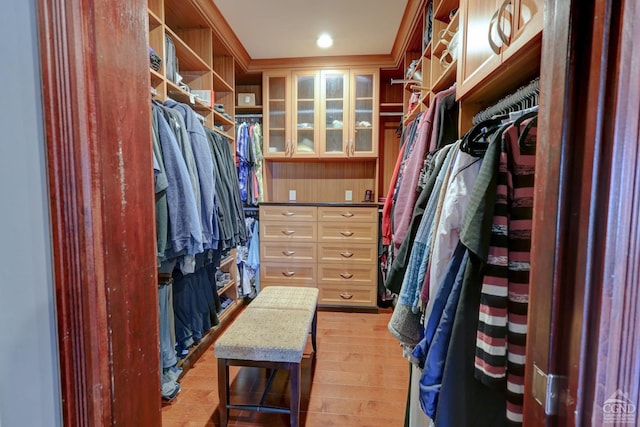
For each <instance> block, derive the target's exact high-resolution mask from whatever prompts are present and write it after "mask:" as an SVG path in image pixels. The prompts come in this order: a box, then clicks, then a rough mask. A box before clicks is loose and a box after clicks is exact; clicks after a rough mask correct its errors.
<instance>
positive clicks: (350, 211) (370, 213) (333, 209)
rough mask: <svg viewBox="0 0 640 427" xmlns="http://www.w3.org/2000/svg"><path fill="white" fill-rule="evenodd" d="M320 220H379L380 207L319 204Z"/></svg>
mask: <svg viewBox="0 0 640 427" xmlns="http://www.w3.org/2000/svg"><path fill="white" fill-rule="evenodd" d="M318 221H337V222H345V221H346V222H375V223H377V222H378V208H365V207H353V208H350V207H337V206H319V207H318Z"/></svg>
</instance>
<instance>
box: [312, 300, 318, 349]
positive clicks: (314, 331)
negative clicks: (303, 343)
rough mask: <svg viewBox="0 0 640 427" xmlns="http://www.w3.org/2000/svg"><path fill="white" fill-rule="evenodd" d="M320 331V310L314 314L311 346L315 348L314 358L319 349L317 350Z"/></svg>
mask: <svg viewBox="0 0 640 427" xmlns="http://www.w3.org/2000/svg"><path fill="white" fill-rule="evenodd" d="M317 330H318V309H316V312H315V313H314V314H313V321H312V322H311V346H312V347H313V357H316V353H317V352H318V349H317V348H316V331H317Z"/></svg>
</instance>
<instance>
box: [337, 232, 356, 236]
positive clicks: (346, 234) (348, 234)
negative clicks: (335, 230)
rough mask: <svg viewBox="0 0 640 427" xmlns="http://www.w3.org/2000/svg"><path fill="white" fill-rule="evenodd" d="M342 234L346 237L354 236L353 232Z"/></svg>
mask: <svg viewBox="0 0 640 427" xmlns="http://www.w3.org/2000/svg"><path fill="white" fill-rule="evenodd" d="M340 234H342V235H343V236H344V237H351V236H353V232H352V231H341V232H340Z"/></svg>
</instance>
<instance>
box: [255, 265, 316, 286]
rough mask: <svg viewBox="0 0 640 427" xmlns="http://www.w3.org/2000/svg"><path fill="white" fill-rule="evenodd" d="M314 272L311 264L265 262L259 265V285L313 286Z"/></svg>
mask: <svg viewBox="0 0 640 427" xmlns="http://www.w3.org/2000/svg"><path fill="white" fill-rule="evenodd" d="M316 270H317V267H316V264H311V263H292V262H288V263H287V262H267V263H264V264H261V265H260V283H261V284H262V283H264V284H269V285H287V284H288V285H313V286H315V284H316Z"/></svg>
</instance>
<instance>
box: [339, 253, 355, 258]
mask: <svg viewBox="0 0 640 427" xmlns="http://www.w3.org/2000/svg"><path fill="white" fill-rule="evenodd" d="M340 256H342V257H344V258H351V257H352V256H353V253H351V252H340Z"/></svg>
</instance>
